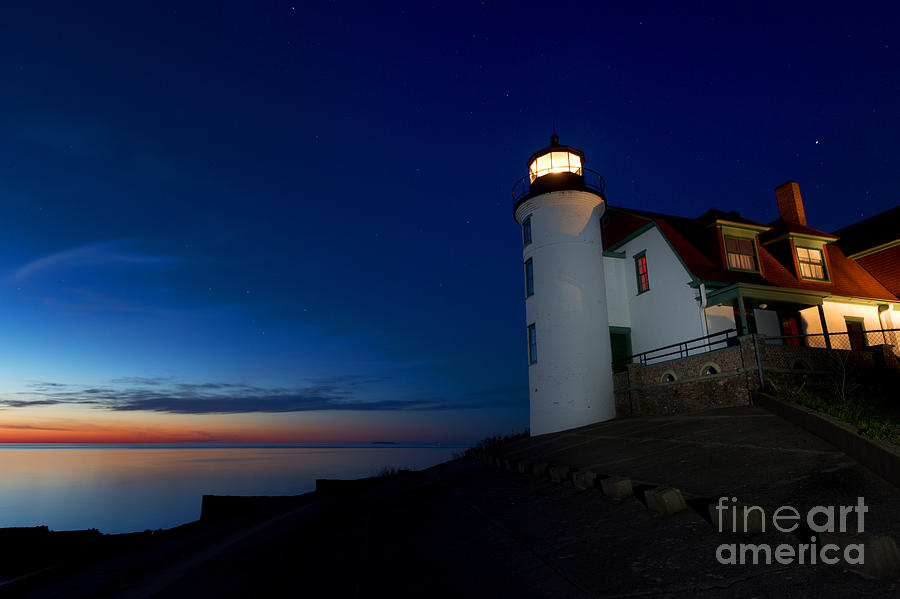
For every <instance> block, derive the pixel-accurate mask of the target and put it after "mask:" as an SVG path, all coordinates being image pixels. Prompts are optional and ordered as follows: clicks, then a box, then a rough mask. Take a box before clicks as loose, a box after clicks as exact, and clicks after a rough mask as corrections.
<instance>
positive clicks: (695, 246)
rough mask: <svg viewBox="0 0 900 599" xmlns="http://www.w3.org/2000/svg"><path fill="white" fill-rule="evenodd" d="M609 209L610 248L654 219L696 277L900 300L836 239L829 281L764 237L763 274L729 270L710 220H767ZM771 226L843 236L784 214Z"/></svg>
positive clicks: (829, 248)
mask: <svg viewBox="0 0 900 599" xmlns="http://www.w3.org/2000/svg"><path fill="white" fill-rule="evenodd" d="M607 215H608V217H604V222H605V226H604V229H603V247H604V249H609V248H613V247H614V246H616V244H618V243H620V242H622V241H623V240H624V239H626V238H627V237H628V236H629V235H631V234H633V233H635V232H637V231H639V230H640V229H641V228H643V227H645V226H647V225H648V224H650V223H653V224H655V225H656V226H657V227H658V228H659V230H660V232H661V233H662V234H663V236H664V237H665V238H666V239H667V240H668V242H669V244H670V245H671V246H672V248H673V249H674V250H675V252H676V253H677V254H678V255H679V257H680V258H681V261H682V262H683V263H684V265H685V267H687V269H688V270H689V271H690V273H691V274H692V275H693V276H694V277H695V278H697V279H699V280H701V281H705V282H710V283H722V284H726V285H728V284H732V283H753V284H757V285H771V286H773V287H783V288H788V289H800V290H809V291H824V292H827V293H830V294H833V295H840V296H845V297H860V298H871V299H884V300H889V301H897V297H896V296H895V295H894V293H892V292H891V291H889V290H888V289H887V288H885V286H884V285H882V284H881V283H879V281H878V280H876V279H875V277H873V276H872V274H871V273H870V272H869V271H867V270H866V269H864V268H863V267H862V266H860V264H857V263H856V262H855V261H853V260H851V259H849V258H847V257H846V256H845V255H844V253H843V252H842V251H841V250H840V248H838V247H837V246H836V245H834V244H828V245H826V246H825V248H826V252H827V254H826V261H827V267H828V274H829V279H830V280H829V281H821V282H819V281H806V280H803V279H800V278H799V277H797V276H796V275H795V274H794V272H793V269H794V265H793V264H790V265H785V264H782V263H781V262H779V261H778V260H777V259H776V258H775V256H773V255H772V253H770V252H769V250H768V249H767V248H766V247H765V246H764V245H762V244H761V243H757V251H758V255H759V263H760V273H759V274H758V273H748V272H738V271H732V270H728V268H727V267H726V266H725V264H724V263H723V259H722V254H721V250H720V249H719V248H720V240H719V239H718V230H717V229H716V228H715V227H710V226H709V225H710V224H712V223H713V222H715V221H716V220H726V221H729V222H737V223H742V224H751V225H755V226H760V227H765V226H766V225H761V224H760V223H756V222H754V221H751V220H748V219H746V218H743V217H741V216H740V215H738V214H737V213H724V212H721V211H718V210H710V211H708V212H706V213H705V214H703V215H701V216H700V217H698V218H695V219H692V218H685V217H681V216H671V215H665V214H659V213H653V212H645V211H641V210H631V209H627V208H619V207H613V206H609V207H608V209H607ZM770 226H772V227H773V230H772V231H768V232H765V233H763V234H762V235H764V236H766V237H772V235H773V233H776V231H780V232H781V233H785V232H794V233H803V234H807V235H816V236H821V237H828V238H832V239H837V238H836V237H835V236H833V235H829V234H828V233H823V232H822V231H818V230H816V229H812V228H810V227H805V226H803V225H800V224H798V223H786V222H784V221H780V220H779V221H775V223H773V224H772V225H770ZM776 236H777V235H776ZM898 249H900V248H898ZM882 253H884V252H882ZM895 264H897V265H898V267H897V271H896V274H897V277H898V283H900V260H895ZM896 289H897V288H896V287H894V288H893V290H894V291H896Z"/></svg>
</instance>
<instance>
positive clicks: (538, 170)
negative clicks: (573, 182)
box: [528, 151, 584, 183]
mask: <svg viewBox="0 0 900 599" xmlns="http://www.w3.org/2000/svg"><path fill="white" fill-rule="evenodd" d="M550 173H575V174H576V175H582V174H584V173H583V172H582V170H581V156H579V155H578V154H573V153H572V152H565V151H563V152H547V153H546V154H542V155H540V156H538V157H537V158H535V159H534V160H533V161H532V162H531V164H529V165H528V180H529V182H530V183H534V180H535V179H537V178H538V177H543V176H544V175H549V174H550Z"/></svg>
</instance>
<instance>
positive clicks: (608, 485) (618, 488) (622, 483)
mask: <svg viewBox="0 0 900 599" xmlns="http://www.w3.org/2000/svg"><path fill="white" fill-rule="evenodd" d="M600 490H602V491H603V494H604V495H606V496H607V497H612V498H613V499H625V498H627V497H633V496H634V489H632V487H631V479H628V478H620V477H618V476H610V477H609V478H604V479H603V480H601V481H600Z"/></svg>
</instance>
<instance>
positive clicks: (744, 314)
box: [737, 292, 750, 335]
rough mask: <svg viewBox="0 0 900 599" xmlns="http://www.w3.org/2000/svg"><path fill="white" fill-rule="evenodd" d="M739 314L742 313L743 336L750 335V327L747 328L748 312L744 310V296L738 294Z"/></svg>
mask: <svg viewBox="0 0 900 599" xmlns="http://www.w3.org/2000/svg"><path fill="white" fill-rule="evenodd" d="M737 303H738V312H740V313H741V335H749V334H750V327H748V326H747V311H746V310H745V309H744V296H743V295H741V294H740V292H738V296H737Z"/></svg>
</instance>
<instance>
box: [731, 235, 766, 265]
mask: <svg viewBox="0 0 900 599" xmlns="http://www.w3.org/2000/svg"><path fill="white" fill-rule="evenodd" d="M725 259H726V261H727V263H728V268H729V269H731V270H749V271H752V272H759V268H758V267H757V266H756V244H754V243H753V240H752V239H742V238H740V237H726V238H725Z"/></svg>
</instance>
